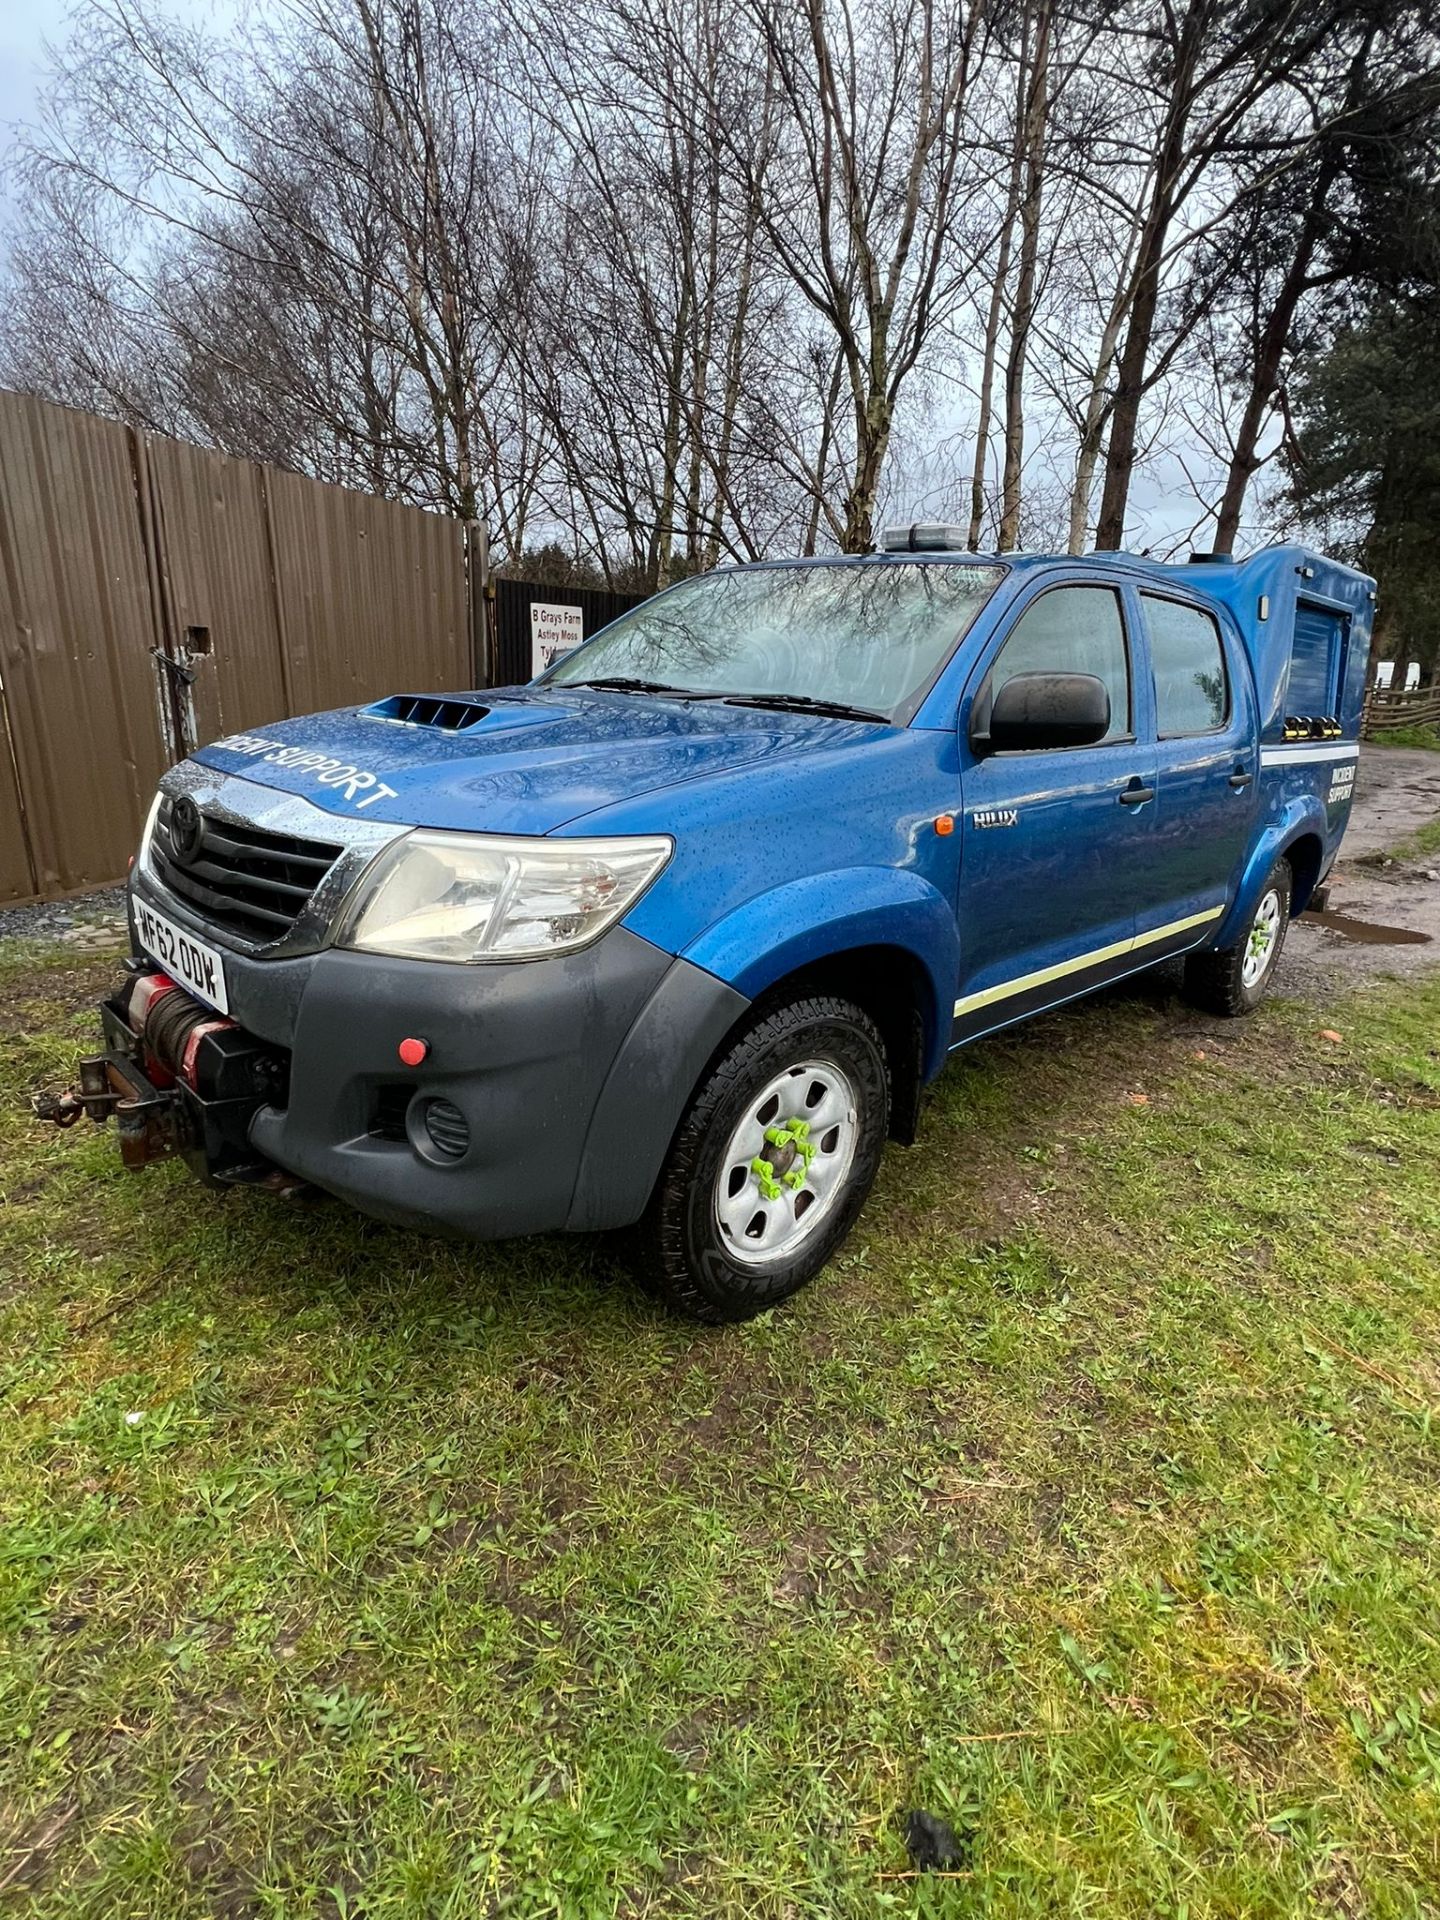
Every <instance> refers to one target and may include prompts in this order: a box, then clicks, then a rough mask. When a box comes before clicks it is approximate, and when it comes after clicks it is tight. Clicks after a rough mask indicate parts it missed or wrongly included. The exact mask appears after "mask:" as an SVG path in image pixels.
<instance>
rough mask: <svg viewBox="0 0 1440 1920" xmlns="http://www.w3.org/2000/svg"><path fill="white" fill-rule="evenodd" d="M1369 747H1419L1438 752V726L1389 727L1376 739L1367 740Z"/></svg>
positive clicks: (1439, 740)
mask: <svg viewBox="0 0 1440 1920" xmlns="http://www.w3.org/2000/svg"><path fill="white" fill-rule="evenodd" d="M1365 744H1366V746H1367V748H1369V747H1419V748H1422V749H1425V748H1428V749H1429V750H1430V751H1431V752H1433V753H1440V727H1389V728H1387V729H1386V731H1385V732H1384V733H1383V734H1381V735H1380V736H1379V738H1378V739H1374V740H1367V741H1366V743H1365Z"/></svg>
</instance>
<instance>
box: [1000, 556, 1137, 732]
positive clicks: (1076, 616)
mask: <svg viewBox="0 0 1440 1920" xmlns="http://www.w3.org/2000/svg"><path fill="white" fill-rule="evenodd" d="M1017 673H1093V674H1094V675H1095V677H1096V679H1097V680H1103V681H1104V682H1105V689H1106V691H1107V693H1108V694H1109V695H1110V731H1109V732H1108V733H1107V734H1106V736H1105V738H1106V739H1107V740H1121V739H1124V738H1125V737H1126V735H1128V734H1129V732H1130V660H1129V656H1128V654H1127V653H1126V650H1125V627H1124V623H1123V621H1122V620H1121V618H1120V598H1119V595H1118V594H1117V593H1116V592H1115V589H1114V588H1113V587H1052V588H1051V589H1050V591H1049V593H1042V594H1041V596H1040V598H1039V599H1038V600H1032V601H1031V603H1030V605H1029V606H1028V607H1027V608H1026V609H1025V611H1024V612H1023V613H1022V614H1021V616H1020V618H1019V619H1018V620H1017V621H1016V622H1015V625H1014V627H1013V628H1012V629H1011V633H1010V638H1009V639H1008V640H1007V641H1006V642H1005V644H1004V646H1003V647H1002V648H1001V649H1000V656H999V658H998V659H997V660H996V662H995V664H994V666H993V667H992V668H991V669H990V677H989V682H988V696H989V699H990V700H992V701H993V699H994V697H995V695H996V694H997V693H998V692H999V691H1000V689H1001V687H1003V686H1004V684H1005V682H1006V681H1007V680H1013V679H1014V677H1015V675H1016V674H1017Z"/></svg>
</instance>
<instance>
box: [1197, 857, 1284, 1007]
mask: <svg viewBox="0 0 1440 1920" xmlns="http://www.w3.org/2000/svg"><path fill="white" fill-rule="evenodd" d="M1293 884H1294V882H1293V878H1292V875H1291V872H1290V863H1289V862H1288V861H1287V860H1277V861H1276V862H1275V865H1274V866H1273V867H1272V868H1271V869H1270V874H1269V878H1268V879H1267V880H1266V882H1265V885H1264V886H1263V887H1262V888H1261V890H1260V898H1259V900H1258V901H1257V902H1256V905H1255V911H1254V913H1253V915H1252V916H1251V919H1250V924H1249V925H1248V926H1247V927H1246V929H1245V932H1244V934H1243V935H1242V936H1241V938H1240V939H1239V940H1238V941H1237V942H1236V943H1235V945H1234V946H1233V947H1226V948H1225V949H1224V950H1223V951H1219V952H1216V951H1211V952H1207V953H1192V954H1191V955H1190V957H1189V959H1188V960H1187V961H1186V962H1185V997H1186V999H1187V1000H1190V1001H1192V1002H1193V1003H1194V1005H1195V1006H1197V1007H1203V1008H1204V1010H1205V1011H1206V1012H1207V1013H1219V1014H1226V1015H1233V1014H1241V1013H1251V1012H1253V1011H1254V1009H1255V1008H1256V1007H1258V1006H1259V1004H1260V1002H1261V1001H1262V1000H1263V999H1264V998H1265V995H1266V992H1267V991H1268V989H1269V986H1270V981H1271V977H1272V976H1273V974H1274V972H1275V966H1276V963H1277V961H1278V960H1279V958H1280V954H1281V950H1282V949H1283V947H1284V945H1285V929H1286V928H1287V927H1288V926H1289V924H1290V895H1291V889H1292V887H1293Z"/></svg>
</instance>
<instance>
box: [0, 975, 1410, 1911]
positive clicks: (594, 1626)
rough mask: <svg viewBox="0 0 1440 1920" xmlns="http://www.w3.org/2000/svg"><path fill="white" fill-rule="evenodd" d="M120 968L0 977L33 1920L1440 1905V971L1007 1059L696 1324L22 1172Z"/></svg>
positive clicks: (9, 1806) (1165, 1002)
mask: <svg viewBox="0 0 1440 1920" xmlns="http://www.w3.org/2000/svg"><path fill="white" fill-rule="evenodd" d="M102 977H103V969H97V968H95V967H94V966H89V967H88V968H87V966H86V965H84V964H77V963H76V961H75V960H74V958H73V957H71V958H70V959H68V960H65V961H56V960H52V959H50V958H49V957H46V956H41V955H37V954H35V953H29V954H21V955H18V956H17V957H15V958H14V959H13V960H12V961H11V962H10V963H9V970H8V973H5V974H3V975H0V1029H3V1042H0V1044H3V1067H0V1073H3V1084H0V1188H3V1190H4V1193H5V1205H4V1206H3V1208H0V1271H3V1278H0V1316H3V1329H0V1331H3V1346H0V1399H3V1403H4V1406H5V1408H6V1414H5V1418H4V1422H3V1426H0V1515H3V1518H4V1532H3V1535H0V1637H3V1643H4V1644H5V1645H6V1646H8V1657H7V1658H5V1659H4V1660H0V1726H3V1727H4V1728H5V1729H6V1731H7V1737H6V1738H5V1739H4V1740H3V1741H0V1888H3V1889H4V1891H5V1893H6V1894H7V1895H8V1896H9V1897H10V1898H11V1899H18V1900H20V1901H22V1902H23V1903H24V1907H25V1911H26V1912H27V1913H29V1914H33V1915H36V1916H60V1915H64V1916H66V1917H67V1920H69V1917H70V1916H90V1915H97V1916H98V1915H105V1916H110V1915H121V1914H123V1915H132V1914H133V1915H143V1916H145V1917H146V1920H169V1916H180V1915H196V1916H199V1915H207V1916H209V1915H219V1916H234V1915H241V1914H245V1915H250V1914H255V1915H267V1916H273V1915H285V1916H302V1915H303V1916H309V1915H326V1916H353V1915H366V1916H382V1915H383V1916H391V1915H417V1916H418V1915H426V1916H430V1915H436V1916H439V1915H447V1916H466V1920H469V1917H470V1916H481V1915H491V1914H497V1915H498V1914H502V1913H503V1914H506V1915H519V1916H530V1915H536V1916H538V1915H565V1916H577V1917H579V1916H592V1915H594V1916H599V1915H606V1916H608V1915H643V1914H653V1915H662V1914H663V1915H667V1916H668V1915H679V1916H692V1915H693V1916H702V1915H703V1916H731V1915H733V1916H747V1920H748V1917H749V1916H772V1915H773V1916H776V1920H781V1917H782V1916H783V1917H784V1920H811V1917H813V1920H848V1917H850V1916H871V1915H877V1914H885V1913H895V1914H901V1915H907V1916H908V1915H920V1916H950V1915H954V1916H959V1915H970V1914H978V1913H981V1912H984V1913H985V1914H986V1915H987V1916H1012V1915H1014V1916H1019V1915H1040V1914H1055V1915H1059V1914H1065V1915H1094V1916H1097V1917H1099V1916H1104V1920H1114V1917H1121V1920H1123V1917H1125V1916H1134V1920H1141V1917H1142V1916H1143V1917H1144V1920H1150V1917H1152V1916H1158V1915H1167V1916H1174V1917H1175V1920H1179V1917H1180V1916H1186V1917H1187V1920H1201V1916H1218V1915H1236V1916H1239V1915H1245V1916H1270V1915H1292V1914H1293V1915H1299V1914H1307V1915H1308V1914H1316V1913H1319V1914H1333V1915H1337V1916H1360V1915H1365V1916H1369V1917H1371V1920H1400V1917H1401V1916H1417V1917H1418V1916H1420V1915H1422V1914H1429V1913H1433V1912H1434V1911H1435V1910H1436V1906H1437V1903H1440V1626H1437V1619H1440V1609H1437V1605H1436V1600H1437V1571H1440V1548H1437V1539H1440V1473H1437V1467H1440V1458H1437V1455H1440V1445H1437V1441H1440V1423H1437V1420H1436V1409H1437V1407H1440V1363H1437V1360H1436V1355H1437V1353H1440V1271H1437V1268H1440V1258H1437V1247H1440V1055H1437V1041H1436V1034H1437V1032H1440V980H1431V981H1429V982H1428V983H1425V984H1422V985H1410V986H1407V987H1405V988H1404V989H1400V988H1393V989H1392V988H1386V989H1379V990H1375V991H1372V992H1371V993H1369V994H1367V995H1366V996H1364V997H1363V998H1362V999H1360V1000H1357V1001H1355V1002H1353V1003H1350V1004H1348V1005H1343V1006H1339V1007H1332V1008H1327V1009H1325V1010H1324V1011H1323V1012H1322V1011H1317V1010H1315V1009H1313V1008H1303V1007H1296V1006H1285V1005H1276V1006H1272V1007H1271V1008H1269V1009H1267V1010H1265V1011H1263V1012H1262V1013H1261V1014H1260V1015H1258V1016H1257V1017H1256V1018H1255V1019H1253V1020H1252V1021H1249V1022H1246V1023H1242V1024H1238V1025H1232V1024H1226V1023H1220V1022H1211V1021H1207V1020H1205V1019H1203V1018H1202V1017H1200V1016H1198V1015H1196V1014H1193V1013H1190V1012H1188V1011H1187V1010H1186V1009H1184V1008H1183V1007H1181V1006H1180V1005H1179V1004H1178V1003H1177V1002H1176V1001H1174V1000H1173V999H1172V998H1171V997H1169V995H1168V993H1167V991H1166V990H1165V989H1164V987H1163V986H1160V985H1155V984H1150V985H1148V986H1144V987H1141V988H1139V989H1137V990H1136V991H1133V992H1131V993H1130V994H1128V995H1124V994H1121V995H1115V996H1112V997H1110V998H1108V999H1105V1000H1101V1001H1094V1002H1091V1003H1089V1004H1086V1005H1082V1006H1079V1007H1076V1008H1074V1009H1072V1010H1070V1011H1067V1012H1065V1013H1063V1014H1060V1015H1057V1016H1052V1017H1050V1018H1048V1019H1046V1020H1044V1021H1043V1022H1039V1023H1035V1024H1032V1025H1030V1026H1029V1027H1027V1028H1025V1029H1021V1030H1019V1031H1018V1032H1017V1033H1015V1034H1014V1035H1012V1036H1010V1037H1007V1038H1001V1039H997V1040H995V1041H992V1042H990V1043H988V1044H986V1045H984V1046H983V1047H981V1048H979V1049H977V1050H975V1051H974V1052H972V1053H971V1054H970V1056H969V1057H968V1058H967V1059H966V1060H964V1061H963V1062H962V1063H961V1064H958V1065H956V1066H954V1067H952V1068H951V1070H950V1071H949V1072H948V1073H947V1075H946V1076H945V1078H944V1079H943V1081H942V1082H941V1083H940V1085H939V1088H938V1090H937V1092H936V1093H935V1095H934V1097H933V1099H932V1101H931V1104H930V1108H929V1112H928V1117H927V1121H926V1124H925V1128H924V1133H923V1138H922V1141H921V1144H920V1145H919V1146H918V1147H916V1148H914V1149H911V1150H910V1151H908V1152H901V1151H899V1150H892V1151H891V1152H890V1153H889V1154H888V1156H887V1159H886V1162H885V1166H884V1169H883V1172H882V1176H881V1181H880V1184H879V1187H878V1189H877V1192H876V1195H875V1198H874V1200H873V1202H872V1204H871V1206H870V1208H869V1210H868V1212H867V1214H866V1215H865V1217H864V1220H863V1221H862V1223H861V1226H860V1228H859V1230H858V1231H857V1233H856V1234H855V1236H854V1238H853V1239H852V1241H851V1243H850V1245H849V1247H848V1248H847V1250H846V1251H845V1253H844V1254H843V1256H842V1257H841V1258H840V1259H839V1261H838V1262H837V1263H836V1265H835V1267H834V1268H833V1269H832V1270H831V1271H830V1272H829V1273H828V1274H826V1275H825V1276H824V1277H823V1279H822V1280H821V1282H820V1283H819V1284H817V1285H816V1286H815V1287H814V1288H812V1289H811V1290H810V1292H809V1293H808V1294H807V1295H805V1296H803V1297H802V1298H801V1299H800V1300H798V1301H797V1302H795V1303H794V1304H793V1305H792V1306H791V1307H789V1308H787V1309H786V1310H784V1311H782V1312H780V1313H778V1314H776V1315H774V1316H772V1317H771V1318H769V1319H766V1320H763V1321H761V1322H758V1323H756V1324H753V1325H751V1326H749V1327H745V1328H739V1329H734V1330H727V1331H724V1332H720V1333H705V1332H700V1331H697V1330H694V1329H691V1328H689V1327H685V1326H681V1325H677V1324H674V1323H671V1322H668V1321H666V1320H665V1319H663V1318H661V1317H659V1316H658V1315H657V1314H656V1313H655V1312H654V1311H653V1310H652V1309H651V1308H650V1307H649V1306H648V1305H647V1304H646V1302H645V1301H644V1300H643V1299H641V1298H639V1297H637V1295H636V1294H635V1293H634V1292H633V1291H632V1290H631V1288H630V1286H629V1284H628V1282H627V1281H626V1280H625V1279H624V1277H623V1275H622V1274H621V1273H620V1272H619V1271H618V1270H617V1269H616V1268H615V1267H614V1266H613V1265H612V1263H611V1256H610V1255H609V1253H608V1252H607V1250H606V1249H605V1248H603V1247H599V1246H593V1245H588V1244H584V1243H579V1242H568V1241H564V1240H560V1239H554V1240H546V1241H535V1242H526V1243H517V1244H514V1245H510V1246H501V1247H492V1248H488V1249H479V1250H474V1249H467V1248H463V1247H456V1246H450V1245H442V1244H435V1243H431V1242H427V1241H425V1240H423V1239H421V1238H418V1237H413V1236H408V1235H405V1234H400V1233H397V1232H393V1231H390V1230H387V1229H384V1228H380V1227H375V1226H371V1225H368V1224H367V1223H365V1222H364V1221H362V1220H360V1219H358V1218H357V1217H355V1216H352V1215H350V1214H348V1213H346V1212H345V1211H344V1210H342V1209H341V1208H339V1207H326V1208H322V1209H316V1210H309V1209H301V1210H298V1211H297V1210H291V1209H288V1208H286V1207H285V1206H283V1205H282V1204H280V1203H278V1202H275V1201H272V1200H267V1199H265V1198H263V1197H261V1196H258V1195H247V1194H234V1195H231V1196H229V1197H223V1196H218V1195H212V1194H209V1193H206V1192H204V1191H202V1190H200V1189H199V1188H197V1187H196V1186H194V1185H193V1184H192V1183H191V1182H190V1181H189V1180H188V1178H187V1177H186V1176H185V1175H184V1174H183V1173H182V1172H181V1171H180V1170H178V1169H160V1170H152V1171H151V1172H150V1173H148V1174H146V1175H144V1176H142V1177H135V1176H127V1175H125V1174H124V1173H122V1171H121V1170H120V1168H119V1166H118V1164H117V1163H116V1160H115V1157H114V1151H113V1143H112V1142H111V1140H110V1139H109V1138H108V1137H107V1136H106V1135H104V1134H102V1133H99V1132H96V1131H93V1130H91V1129H89V1128H86V1129H85V1130H83V1131H76V1132H74V1133H71V1134H69V1135H66V1136H64V1137H63V1138H62V1137H57V1136H50V1135H42V1134H40V1133H39V1132H38V1130H33V1129H32V1128H31V1127H30V1126H29V1125H28V1123H27V1122H26V1120H25V1119H24V1117H23V1115H22V1113H21V1110H20V1109H21V1101H22V1097H23V1096H24V1095H25V1094H26V1093H27V1092H28V1091H29V1090H30V1089H31V1088H33V1087H34V1086H36V1085H38V1084H40V1083H42V1082H45V1081H48V1080H50V1079H52V1078H56V1077H59V1076H61V1075H62V1074H63V1073H64V1071H65V1069H66V1067H67V1065H68V1063H69V1061H70V1059H71V1058H72V1056H73V1055H74V1054H75V1052H76V1051H77V1050H78V1049H79V1048H80V1047H81V1046H82V1045H83V1044H84V1043H85V1042H86V1041H87V1040H88V1037H89V1030H90V1027H89V1020H88V1018H87V1017H86V1016H85V1014H84V1012H83V1010H82V1009H83V1005H84V1002H85V1000H86V998H87V996H88V995H89V993H90V992H91V991H93V989H94V987H95V986H96V985H97V984H98V983H99V981H100V980H101V978H102ZM1326 1031H1329V1032H1338V1033H1339V1034H1341V1035H1342V1036H1343V1037H1342V1038H1340V1039H1339V1040H1338V1041H1337V1040H1335V1039H1331V1038H1326V1037H1325V1032H1326ZM915 1806H919V1807H924V1808H927V1809H929V1810H931V1811H933V1812H935V1813H937V1814H939V1815H940V1816H941V1817H943V1818H944V1819H946V1820H948V1821H949V1822H950V1823H951V1824H952V1825H953V1826H954V1827H955V1829H956V1831H957V1833H958V1834H959V1835H960V1838H961V1841H962V1844H963V1846H964V1849H965V1864H964V1866H963V1868H962V1869H961V1877H956V1878H951V1879H944V1880H942V1879H938V1878H929V1877H927V1878H924V1879H916V1878H913V1877H911V1878H907V1877H904V1874H905V1869H906V1861H905V1856H904V1852H903V1848H902V1846H901V1843H900V1840H899V1837H898V1832H897V1825H896V1823H897V1818H898V1816H899V1815H900V1814H901V1813H902V1812H903V1810H905V1809H907V1808H910V1807H915Z"/></svg>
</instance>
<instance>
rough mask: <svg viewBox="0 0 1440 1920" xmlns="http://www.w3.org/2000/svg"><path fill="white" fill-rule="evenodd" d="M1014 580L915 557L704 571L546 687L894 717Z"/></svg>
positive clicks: (552, 676)
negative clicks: (628, 686)
mask: <svg viewBox="0 0 1440 1920" xmlns="http://www.w3.org/2000/svg"><path fill="white" fill-rule="evenodd" d="M1003 574H1004V569H1003V568H1000V567H993V566H980V565H972V564H968V563H960V564H956V563H953V562H947V563H945V564H941V565H937V564H934V563H924V562H917V561H913V560H909V561H906V560H897V561H895V562H894V563H893V564H892V563H889V562H877V563H875V564H872V565H867V566H855V567H851V566H826V565H820V566H783V567H747V568H743V569H738V570H736V571H735V572H726V573H709V574H701V575H699V576H697V577H696V578H695V579H693V580H686V581H683V582H682V583H681V584H680V585H679V586H677V587H672V588H670V590H669V591H668V592H667V593H662V594H657V595H656V597H655V598H654V599H653V600H647V601H645V602H644V603H643V604H642V605H641V606H638V607H635V608H634V609H632V611H631V612H629V613H627V614H623V615H622V616H621V617H620V619H618V620H616V621H615V622H614V623H613V624H612V625H610V626H608V627H606V629H605V631H604V632H603V633H599V634H597V635H596V636H595V638H594V639H593V640H592V641H590V642H588V643H587V644H586V645H585V646H583V647H579V648H577V649H576V651H575V652H574V653H572V654H570V655H568V656H567V658H566V659H565V660H563V661H561V662H560V663H559V664H558V665H557V666H555V667H553V668H552V669H551V671H550V672H549V673H548V674H547V675H545V680H546V682H547V683H548V684H551V685H555V686H579V685H581V684H583V683H585V682H587V681H595V680H607V679H609V680H615V679H628V680H635V681H643V682H646V683H652V684H654V685H658V686H661V687H665V688H670V689H674V690H677V691H683V692H686V693H705V694H726V693H728V694H737V695H743V694H772V695H775V694H779V695H793V696H798V697H800V698H809V699H812V700H813V699H820V700H826V701H835V702H839V703H843V704H844V705H847V706H851V707H857V708H863V709H865V710H867V711H870V712H873V713H875V714H876V715H879V716H883V717H884V718H886V719H889V718H891V717H892V716H893V715H895V714H896V713H897V712H898V711H899V710H900V709H901V708H903V706H904V705H905V703H906V701H907V700H908V699H910V697H911V696H912V695H914V694H916V693H918V692H919V691H920V690H921V689H922V688H924V687H925V686H926V685H927V684H928V682H929V681H930V679H931V678H932V677H933V675H934V674H935V672H936V670H937V669H938V668H939V667H940V666H941V664H942V663H943V662H944V660H945V658H946V657H947V655H948V654H949V653H950V651H951V650H952V648H953V647H954V646H955V643H956V642H957V641H958V640H959V639H960V637H961V635H962V634H964V633H965V631H966V630H967V628H968V627H969V626H970V624H971V622H972V621H973V620H974V618H975V616H976V614H977V613H978V612H979V611H980V609H981V607H982V606H984V604H985V602H986V600H987V599H989V597H990V595H991V594H992V593H993V592H994V591H995V588H996V587H997V586H998V585H999V583H1000V581H1001V579H1002V578H1003Z"/></svg>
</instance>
